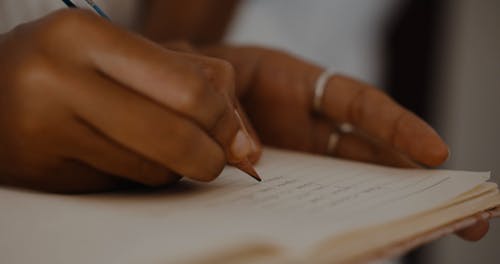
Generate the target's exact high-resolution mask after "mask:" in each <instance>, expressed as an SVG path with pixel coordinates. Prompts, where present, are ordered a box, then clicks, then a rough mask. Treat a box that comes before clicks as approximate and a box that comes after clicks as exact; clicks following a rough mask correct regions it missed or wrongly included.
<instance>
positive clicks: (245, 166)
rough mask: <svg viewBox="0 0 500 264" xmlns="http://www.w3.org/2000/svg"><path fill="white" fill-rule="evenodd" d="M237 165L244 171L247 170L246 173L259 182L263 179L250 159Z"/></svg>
mask: <svg viewBox="0 0 500 264" xmlns="http://www.w3.org/2000/svg"><path fill="white" fill-rule="evenodd" d="M237 167H238V169H240V170H242V171H243V172H245V173H246V174H248V175H250V176H251V177H252V178H254V179H255V180H257V181H258V182H261V181H262V178H261V177H260V176H259V174H258V173H257V171H256V170H255V169H254V168H253V165H252V163H251V162H250V161H249V160H248V159H245V160H243V161H242V162H239V163H238V164H237Z"/></svg>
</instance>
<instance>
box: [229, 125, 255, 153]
mask: <svg viewBox="0 0 500 264" xmlns="http://www.w3.org/2000/svg"><path fill="white" fill-rule="evenodd" d="M251 152H252V143H251V139H250V138H249V137H248V135H247V134H246V133H245V132H243V130H241V129H240V130H239V131H238V133H236V136H235V137H234V139H233V143H232V144H231V154H233V156H234V158H236V159H238V160H243V159H245V158H246V157H248V155H250V153H251Z"/></svg>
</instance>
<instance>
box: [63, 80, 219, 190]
mask: <svg viewBox="0 0 500 264" xmlns="http://www.w3.org/2000/svg"><path fill="white" fill-rule="evenodd" d="M80 76H83V75H80ZM73 79H74V80H73V81H70V80H68V82H67V83H71V84H72V85H71V86H70V87H65V88H66V89H67V90H68V92H69V93H71V96H69V95H68V96H67V100H71V105H72V106H73V107H74V111H75V113H76V115H77V116H78V117H80V118H81V119H83V120H85V121H86V122H87V123H88V124H90V125H92V127H94V128H95V129H96V130H97V131H99V132H101V133H102V134H103V135H106V136H107V137H108V138H111V139H113V140H114V141H116V142H117V143H119V144H121V145H122V146H125V147H126V148H128V149H130V150H131V151H134V152H136V153H138V154H140V155H141V156H143V157H145V158H146V159H148V160H151V161H154V162H157V163H159V164H161V165H163V166H165V167H166V168H168V169H170V170H172V171H173V172H175V173H177V174H180V175H182V176H185V177H188V178H191V179H195V180H200V181H209V180H213V179H214V178H215V177H217V176H218V175H219V174H220V172H221V171H222V169H223V167H224V164H225V157H224V152H223V150H222V149H221V147H220V146H219V144H218V143H217V142H215V141H214V140H213V139H212V138H211V137H210V136H209V135H208V134H207V132H205V131H204V130H203V129H201V128H200V127H199V126H197V125H196V124H195V123H193V122H191V121H190V120H188V119H186V118H185V117H182V116H180V115H178V114H176V113H175V112H172V111H170V110H169V109H167V108H165V107H162V106H160V105H159V104H156V103H154V102H152V101H151V100H149V99H148V98H145V97H143V96H140V95H138V94H137V93H134V92H133V91H130V90H129V89H127V88H125V87H123V86H121V85H119V84H116V83H114V82H111V81H109V80H107V79H106V78H103V77H99V76H93V75H89V76H87V78H85V80H81V79H80V80H78V77H74V78H73Z"/></svg>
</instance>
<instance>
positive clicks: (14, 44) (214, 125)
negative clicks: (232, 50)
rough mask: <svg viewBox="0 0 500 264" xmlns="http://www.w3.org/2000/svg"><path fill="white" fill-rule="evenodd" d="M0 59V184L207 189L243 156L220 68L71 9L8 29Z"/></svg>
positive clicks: (58, 188)
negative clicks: (189, 185) (180, 183)
mask: <svg viewBox="0 0 500 264" xmlns="http://www.w3.org/2000/svg"><path fill="white" fill-rule="evenodd" d="M89 39H91V40H92V41H89ZM117 43H119V44H120V45H117ZM0 55H1V56H0V57H2V60H1V61H0V83H1V87H2V89H1V90H0V91H1V95H0V107H1V108H0V127H2V129H1V130H0V171H1V173H0V175H2V177H1V178H0V182H2V183H4V184H11V185H20V186H27V187H31V188H37V189H43V190H48V191H55V192H88V191H98V190H108V189H111V188H116V187H120V186H122V185H128V184H130V183H131V182H135V183H140V184H144V185H148V186H160V185H164V184H168V183H171V182H174V181H176V180H178V179H179V176H178V175H182V176H185V177H189V178H192V179H195V180H200V181H210V180H213V179H214V178H215V177H217V176H218V175H219V173H220V172H221V170H222V169H223V167H224V165H225V164H226V163H227V162H228V160H229V159H230V158H231V159H232V160H233V161H235V162H236V161H238V160H241V159H243V158H245V157H246V156H247V155H248V150H245V149H244V150H243V151H241V149H236V152H234V153H236V154H242V155H243V156H241V155H240V156H238V155H231V153H233V152H231V151H230V150H233V149H234V148H233V145H234V144H233V143H234V142H232V141H233V138H235V135H236V134H237V132H238V131H239V130H241V124H240V122H239V121H238V119H237V118H236V115H235V112H234V110H235V108H234V107H235V104H236V103H235V102H236V98H235V96H234V93H233V92H232V91H233V90H234V80H233V78H234V73H233V71H232V67H231V66H230V65H229V64H228V63H227V62H225V61H222V60H218V59H214V58H208V57H203V56H199V55H193V54H185V53H178V52H174V51H169V50H166V49H163V48H162V47H161V46H158V45H156V44H154V43H153V42H150V41H148V40H146V39H144V38H142V37H140V36H137V35H133V34H131V33H128V32H126V31H124V30H121V29H119V28H118V27H115V26H114V25H112V24H111V23H109V22H107V21H105V20H103V19H99V18H98V17H97V16H95V15H94V14H92V13H88V12H86V11H74V10H64V11H58V12H56V13H53V14H51V15H49V16H47V17H45V18H42V19H41V20H38V21H34V22H31V23H28V24H24V25H21V26H19V27H17V28H16V29H14V30H13V31H11V32H9V33H8V34H6V35H5V36H3V39H2V41H1V42H0ZM240 141H241V140H240ZM236 145H237V146H241V145H242V144H241V142H238V144H236ZM243 145H244V144H243ZM245 151H246V152H245ZM234 153H233V154H234ZM193 164H196V166H194V165H193Z"/></svg>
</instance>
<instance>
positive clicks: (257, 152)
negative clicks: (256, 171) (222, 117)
mask: <svg viewBox="0 0 500 264" xmlns="http://www.w3.org/2000/svg"><path fill="white" fill-rule="evenodd" d="M236 110H237V111H238V113H239V116H240V117H241V121H242V123H243V124H242V126H244V127H245V128H246V130H247V131H248V134H249V135H250V138H251V140H252V142H251V143H252V153H251V154H250V156H249V157H248V159H249V160H250V162H252V163H254V164H255V163H257V162H258V161H259V160H260V158H261V156H262V143H261V142H260V139H259V136H258V135H257V132H256V131H255V129H254V127H253V125H252V123H251V122H250V119H249V118H248V115H247V114H246V112H245V109H243V106H242V105H241V103H240V102H239V101H236Z"/></svg>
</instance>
